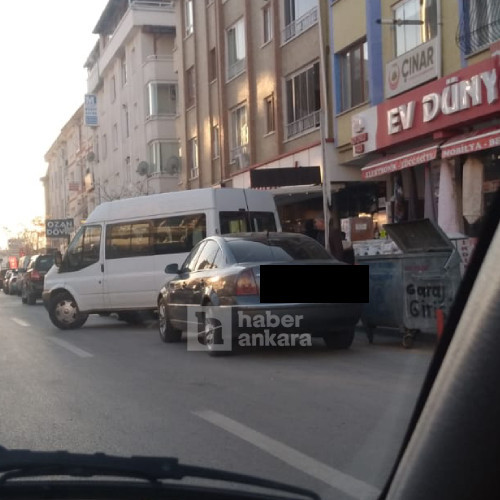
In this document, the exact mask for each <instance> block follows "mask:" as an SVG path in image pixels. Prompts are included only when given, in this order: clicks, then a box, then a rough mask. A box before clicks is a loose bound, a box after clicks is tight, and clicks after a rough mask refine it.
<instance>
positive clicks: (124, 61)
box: [121, 56, 127, 86]
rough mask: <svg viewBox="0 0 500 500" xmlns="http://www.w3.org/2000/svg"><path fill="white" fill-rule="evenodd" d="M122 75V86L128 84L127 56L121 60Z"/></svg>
mask: <svg viewBox="0 0 500 500" xmlns="http://www.w3.org/2000/svg"><path fill="white" fill-rule="evenodd" d="M121 74H122V86H124V85H125V84H126V83H127V58H126V57H125V56H123V57H122V59H121Z"/></svg>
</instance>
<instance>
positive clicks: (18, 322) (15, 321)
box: [11, 318, 31, 326]
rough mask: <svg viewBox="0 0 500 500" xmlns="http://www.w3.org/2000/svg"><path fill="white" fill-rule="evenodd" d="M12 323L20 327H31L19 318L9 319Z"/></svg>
mask: <svg viewBox="0 0 500 500" xmlns="http://www.w3.org/2000/svg"><path fill="white" fill-rule="evenodd" d="M11 319H12V321H13V322H14V323H17V324H18V325H20V326H31V325H30V324H29V323H26V321H23V320H22V319H19V318H11Z"/></svg>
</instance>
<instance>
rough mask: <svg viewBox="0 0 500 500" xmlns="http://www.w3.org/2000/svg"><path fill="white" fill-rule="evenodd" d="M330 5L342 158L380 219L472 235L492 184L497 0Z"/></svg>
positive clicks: (499, 116)
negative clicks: (373, 200)
mask: <svg viewBox="0 0 500 500" xmlns="http://www.w3.org/2000/svg"><path fill="white" fill-rule="evenodd" d="M351 5H352V2H349V1H348V0H338V1H336V2H333V3H332V4H331V6H330V13H331V19H332V53H333V73H334V81H335V82H336V83H335V92H334V95H335V113H336V130H337V135H336V137H337V146H338V154H339V158H340V161H341V163H342V164H344V165H351V166H354V167H356V168H358V169H359V170H360V171H361V176H362V178H363V179H364V180H370V181H373V182H376V183H377V184H378V185H379V186H380V189H379V192H380V196H379V198H378V206H377V210H376V211H375V212H373V213H372V216H373V217H374V220H376V221H377V220H378V221H379V222H382V223H383V222H386V221H388V222H399V221H405V220H412V219H419V218H424V217H426V218H430V219H431V220H433V221H435V222H437V223H438V224H439V226H440V227H441V228H442V229H443V230H444V231H445V232H446V233H447V234H448V235H451V236H452V237H457V238H458V237H460V238H463V237H465V236H467V237H475V236H477V231H478V228H479V225H480V222H481V219H482V216H483V215H484V213H485V209H486V207H487V206H488V203H489V202H490V200H491V198H492V196H493V193H494V192H495V191H496V190H497V189H498V187H499V186H500V163H499V153H500V150H499V146H500V98H499V89H500V79H499V77H500V74H499V72H500V65H499V64H500V58H499V57H498V44H499V41H500V3H499V2H497V1H495V0H470V1H463V0H453V1H448V0H446V1H444V0H424V1H422V0H400V1H398V2H394V1H391V0H381V1H378V0H377V1H372V0H367V1H366V2H365V5H366V7H365V12H366V18H361V16H359V17H353V16H351V15H350V8H351Z"/></svg>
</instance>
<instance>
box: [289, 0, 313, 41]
mask: <svg viewBox="0 0 500 500" xmlns="http://www.w3.org/2000/svg"><path fill="white" fill-rule="evenodd" d="M317 22H318V8H317V7H314V8H313V9H311V10H309V11H307V12H306V13H305V14H304V15H302V16H300V17H299V18H298V19H295V20H294V21H292V22H291V23H290V24H289V25H288V26H286V27H285V29H284V30H283V31H282V39H283V43H286V42H288V41H289V40H291V39H292V38H295V37H296V36H299V35H300V34H301V33H302V32H304V31H306V30H307V29H308V28H310V27H311V26H312V25H314V24H316V23H317Z"/></svg>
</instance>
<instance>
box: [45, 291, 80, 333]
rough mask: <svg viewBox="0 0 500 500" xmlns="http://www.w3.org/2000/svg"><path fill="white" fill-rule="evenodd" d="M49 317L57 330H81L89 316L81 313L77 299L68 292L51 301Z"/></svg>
mask: <svg viewBox="0 0 500 500" xmlns="http://www.w3.org/2000/svg"><path fill="white" fill-rule="evenodd" d="M49 317H50V320H51V321H52V323H53V324H54V325H55V326H57V328H60V329H61V330H73V329H76V328H80V327H81V326H82V325H83V324H84V323H85V321H87V318H88V317H89V315H88V314H82V313H81V312H80V310H79V309H78V305H77V304H76V301H75V299H74V298H73V297H72V296H71V295H70V294H69V293H68V292H61V293H58V294H56V295H55V296H54V297H53V298H52V299H51V300H50V303H49Z"/></svg>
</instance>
